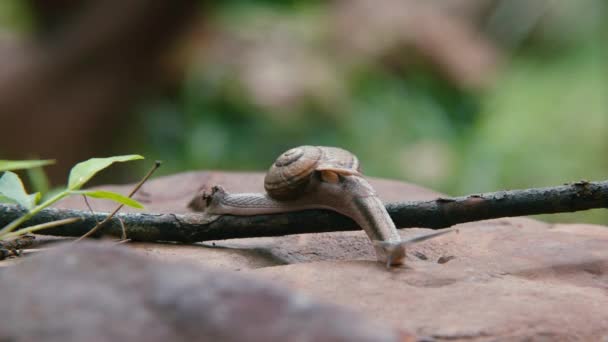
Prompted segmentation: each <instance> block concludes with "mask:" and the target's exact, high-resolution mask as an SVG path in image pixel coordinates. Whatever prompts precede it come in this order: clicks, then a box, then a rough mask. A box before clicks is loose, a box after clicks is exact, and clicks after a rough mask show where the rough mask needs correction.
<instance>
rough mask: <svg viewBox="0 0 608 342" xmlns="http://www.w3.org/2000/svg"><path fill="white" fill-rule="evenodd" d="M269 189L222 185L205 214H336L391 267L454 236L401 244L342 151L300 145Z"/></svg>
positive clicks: (271, 175) (267, 183)
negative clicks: (421, 245) (426, 244)
mask: <svg viewBox="0 0 608 342" xmlns="http://www.w3.org/2000/svg"><path fill="white" fill-rule="evenodd" d="M264 188H265V190H266V193H265V194H261V193H240V194H231V193H228V192H226V191H225V190H224V189H223V188H222V187H219V186H216V187H214V189H213V192H212V194H211V195H208V194H207V195H204V199H205V201H204V202H205V205H204V208H203V210H204V211H205V212H206V213H208V214H211V215H260V214H276V213H283V212H289V211H299V210H305V209H329V210H333V211H336V212H338V213H340V214H342V215H345V216H348V217H350V218H351V219H353V220H354V221H355V222H356V223H357V224H358V225H359V226H360V227H361V228H363V230H364V231H365V233H366V234H367V236H368V237H369V239H370V240H371V241H372V244H373V246H374V250H375V252H376V257H377V260H378V261H380V262H383V263H386V265H387V267H390V266H395V265H400V264H402V263H403V261H404V259H405V256H406V253H405V247H406V245H408V244H411V243H415V242H420V241H423V240H427V239H429V238H433V237H435V236H438V235H442V234H445V233H447V232H449V231H442V232H438V233H433V234H429V235H425V236H422V237H417V238H414V239H412V240H401V237H400V236H399V233H398V232H397V228H396V227H395V224H394V223H393V221H392V219H391V218H390V216H389V214H388V212H387V211H386V208H385V207H384V204H383V203H382V201H381V200H380V199H379V198H378V196H377V195H376V192H375V191H374V189H373V188H372V186H371V185H370V184H369V183H368V182H367V181H366V180H365V178H364V177H363V175H362V174H361V169H360V165H359V160H358V159H357V157H356V156H355V155H354V154H352V153H350V152H348V151H346V150H344V149H341V148H337V147H324V146H300V147H296V148H292V149H290V150H288V151H286V152H284V153H283V154H281V155H280V156H279V157H278V158H277V160H276V161H275V162H274V163H273V164H272V166H271V167H270V169H269V170H268V172H267V173H266V176H265V178H264Z"/></svg>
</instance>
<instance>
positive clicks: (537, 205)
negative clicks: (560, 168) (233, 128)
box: [0, 181, 608, 242]
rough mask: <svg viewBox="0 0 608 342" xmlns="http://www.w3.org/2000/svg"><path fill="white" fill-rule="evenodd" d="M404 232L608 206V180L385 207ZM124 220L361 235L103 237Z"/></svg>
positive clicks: (313, 217) (294, 221) (305, 215)
mask: <svg viewBox="0 0 608 342" xmlns="http://www.w3.org/2000/svg"><path fill="white" fill-rule="evenodd" d="M386 207H387V210H388V212H389V214H390V215H391V217H392V219H393V220H394V221H395V224H396V225H397V226H398V227H400V228H408V227H427V228H433V229H438V228H445V227H450V226H452V225H455V224H458V223H464V222H470V221H479V220H485V219H492V218H499V217H512V216H524V215H536V214H550V213H559V212H573V211H579V210H587V209H594V208H606V207H608V181H603V182H585V181H581V182H576V183H573V184H568V185H563V186H557V187H550V188H537V189H527V190H511V191H499V192H493V193H486V194H479V195H470V196H463V197H454V198H438V199H436V200H431V201H412V202H400V203H392V204H388V205H386ZM23 213H24V209H23V208H20V207H19V206H16V205H12V204H0V225H2V224H3V223H4V222H10V220H11V219H15V218H16V217H19V216H20V215H23ZM105 215H107V214H105V213H96V214H95V215H91V214H89V213H88V212H86V211H79V210H69V209H54V208H50V209H45V210H43V211H41V212H40V213H38V215H36V216H34V217H33V218H32V219H30V220H29V221H28V222H27V224H30V225H32V224H40V223H44V222H48V221H54V220H57V219H61V218H66V217H74V216H82V217H83V218H84V219H85V220H84V221H82V222H79V223H73V224H69V225H65V226H61V227H57V228H50V229H48V230H43V231H41V232H42V233H43V234H49V235H61V236H80V235H82V234H83V233H85V232H87V231H88V230H89V227H91V225H92V224H95V219H96V218H103V217H105ZM118 218H120V219H121V220H123V222H124V226H125V229H126V232H127V233H128V236H129V238H130V239H132V240H133V241H179V242H198V241H209V240H222V239H232V238H245V237H262V236H281V235H289V234H302V233H320V232H330V231H346V230H358V229H359V228H358V226H357V225H356V224H355V223H354V222H353V221H352V220H351V219H349V218H347V217H345V216H342V215H340V214H337V213H334V212H332V211H328V210H305V211H300V212H291V213H284V214H275V215H257V216H230V215H222V216H207V215H205V214H204V213H190V214H182V215H178V214H152V213H133V214H131V213H122V214H119V215H117V217H115V218H113V219H109V220H108V225H107V226H106V227H105V228H104V229H103V233H104V234H109V235H114V236H120V235H121V233H122V228H121V226H120V222H119V221H118Z"/></svg>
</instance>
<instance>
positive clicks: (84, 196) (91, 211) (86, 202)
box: [82, 195, 99, 224]
mask: <svg viewBox="0 0 608 342" xmlns="http://www.w3.org/2000/svg"><path fill="white" fill-rule="evenodd" d="M82 198H83V199H84V204H86V206H87V208H89V212H90V213H91V214H94V213H95V212H94V211H93V208H91V205H90V204H89V200H88V199H87V195H82ZM97 224H99V221H97Z"/></svg>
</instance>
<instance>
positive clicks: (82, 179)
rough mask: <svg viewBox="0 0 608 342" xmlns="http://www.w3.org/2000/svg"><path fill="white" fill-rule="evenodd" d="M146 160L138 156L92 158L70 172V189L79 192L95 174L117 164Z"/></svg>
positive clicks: (77, 165)
mask: <svg viewBox="0 0 608 342" xmlns="http://www.w3.org/2000/svg"><path fill="white" fill-rule="evenodd" d="M138 159H144V157H142V156H140V155H137V154H130V155H126V156H116V157H109V158H91V159H89V160H87V161H83V162H80V163H78V164H76V165H75V166H74V167H73V168H72V170H71V171H70V177H69V179H68V189H70V190H78V189H80V188H81V187H82V186H83V185H84V184H85V183H86V182H88V181H89V179H91V178H92V177H93V176H95V174H96V173H97V172H99V171H101V170H103V169H105V168H106V167H108V166H110V165H112V164H113V163H116V162H126V161H131V160H138Z"/></svg>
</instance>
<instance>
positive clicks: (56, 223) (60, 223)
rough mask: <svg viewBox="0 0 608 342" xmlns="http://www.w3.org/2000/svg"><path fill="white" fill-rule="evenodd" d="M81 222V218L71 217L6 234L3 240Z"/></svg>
mask: <svg viewBox="0 0 608 342" xmlns="http://www.w3.org/2000/svg"><path fill="white" fill-rule="evenodd" d="M81 220H82V218H80V217H71V218H67V219H62V220H57V221H51V222H47V223H41V224H37V225H35V226H29V227H27V228H23V229H19V230H18V231H16V232H10V233H6V234H4V236H2V238H3V239H9V238H12V237H16V236H19V235H23V234H27V233H33V232H35V231H39V230H43V229H48V228H51V227H59V226H63V225H65V224H70V223H74V222H78V221H81Z"/></svg>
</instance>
